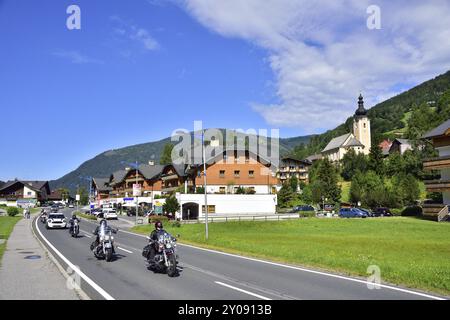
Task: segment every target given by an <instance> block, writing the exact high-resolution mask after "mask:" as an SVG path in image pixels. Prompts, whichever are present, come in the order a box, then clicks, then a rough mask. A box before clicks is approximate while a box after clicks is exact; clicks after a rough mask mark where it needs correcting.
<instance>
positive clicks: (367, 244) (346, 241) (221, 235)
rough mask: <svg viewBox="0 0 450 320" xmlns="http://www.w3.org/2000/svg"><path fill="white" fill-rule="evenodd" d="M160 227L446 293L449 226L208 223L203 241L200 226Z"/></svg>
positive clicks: (217, 244)
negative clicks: (371, 269)
mask: <svg viewBox="0 0 450 320" xmlns="http://www.w3.org/2000/svg"><path fill="white" fill-rule="evenodd" d="M165 227H166V228H167V231H168V232H170V233H172V234H180V235H181V237H180V240H181V242H185V243H190V244H196V245H199V246H204V247H209V248H215V249H218V250H222V251H227V252H232V253H238V254H243V255H247V256H254V257H261V258H265V259H270V260H273V261H280V262H287V263H293V264H300V265H304V266H311V267H318V268H323V269H327V270H331V271H336V272H342V273H345V274H350V275H356V276H363V277H367V268H368V266H370V265H377V266H379V267H380V269H381V277H382V279H383V281H386V282H390V283H394V284H401V285H405V286H409V287H413V288H418V289H425V290H431V291H435V292H439V293H442V294H446V295H449V294H450V272H449V271H448V270H450V250H449V248H450V238H449V237H448V235H449V233H450V224H448V223H436V222H432V221H424V220H419V219H415V218H406V217H391V218H373V219H318V218H311V219H299V220H295V221H294V220H289V221H280V222H228V223H211V224H210V226H209V230H210V231H209V232H210V233H209V234H210V238H209V240H208V242H206V241H205V239H204V228H205V226H204V224H185V225H182V226H181V227H179V228H175V227H172V226H170V225H169V224H167V225H166V226H165ZM151 229H152V226H138V227H135V228H133V230H134V231H135V232H138V233H143V234H148V233H149V232H150V231H151Z"/></svg>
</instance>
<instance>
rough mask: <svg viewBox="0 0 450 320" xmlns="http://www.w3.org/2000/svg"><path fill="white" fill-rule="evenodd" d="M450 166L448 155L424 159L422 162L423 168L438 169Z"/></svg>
mask: <svg viewBox="0 0 450 320" xmlns="http://www.w3.org/2000/svg"><path fill="white" fill-rule="evenodd" d="M445 168H450V156H445V157H437V158H430V159H425V161H424V162H423V169H424V170H439V169H445Z"/></svg>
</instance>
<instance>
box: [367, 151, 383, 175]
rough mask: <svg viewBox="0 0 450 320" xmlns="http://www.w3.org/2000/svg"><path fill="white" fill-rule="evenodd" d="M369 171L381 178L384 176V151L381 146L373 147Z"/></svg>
mask: <svg viewBox="0 0 450 320" xmlns="http://www.w3.org/2000/svg"><path fill="white" fill-rule="evenodd" d="M368 167H369V170H372V171H374V172H375V173H376V174H378V175H379V176H383V175H384V160H383V151H382V150H381V147H380V146H379V145H373V146H372V148H370V153H369V166H368Z"/></svg>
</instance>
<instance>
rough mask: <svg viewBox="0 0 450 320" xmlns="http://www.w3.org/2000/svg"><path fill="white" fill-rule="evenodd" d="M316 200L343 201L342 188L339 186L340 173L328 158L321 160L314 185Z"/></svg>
mask: <svg viewBox="0 0 450 320" xmlns="http://www.w3.org/2000/svg"><path fill="white" fill-rule="evenodd" d="M312 188H313V195H314V198H315V200H317V198H318V197H320V199H322V197H323V198H327V199H328V201H333V202H334V203H338V202H339V201H340V199H341V188H340V186H339V185H338V172H337V170H336V167H335V166H334V165H333V163H331V161H330V160H328V158H325V159H322V160H320V163H319V165H318V167H317V172H316V173H315V177H314V182H313V184H312Z"/></svg>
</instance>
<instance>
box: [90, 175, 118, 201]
mask: <svg viewBox="0 0 450 320" xmlns="http://www.w3.org/2000/svg"><path fill="white" fill-rule="evenodd" d="M112 191H113V188H112V187H110V185H109V178H93V179H92V192H93V195H94V199H95V200H103V199H108V198H109V196H110V193H111V192H112Z"/></svg>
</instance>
